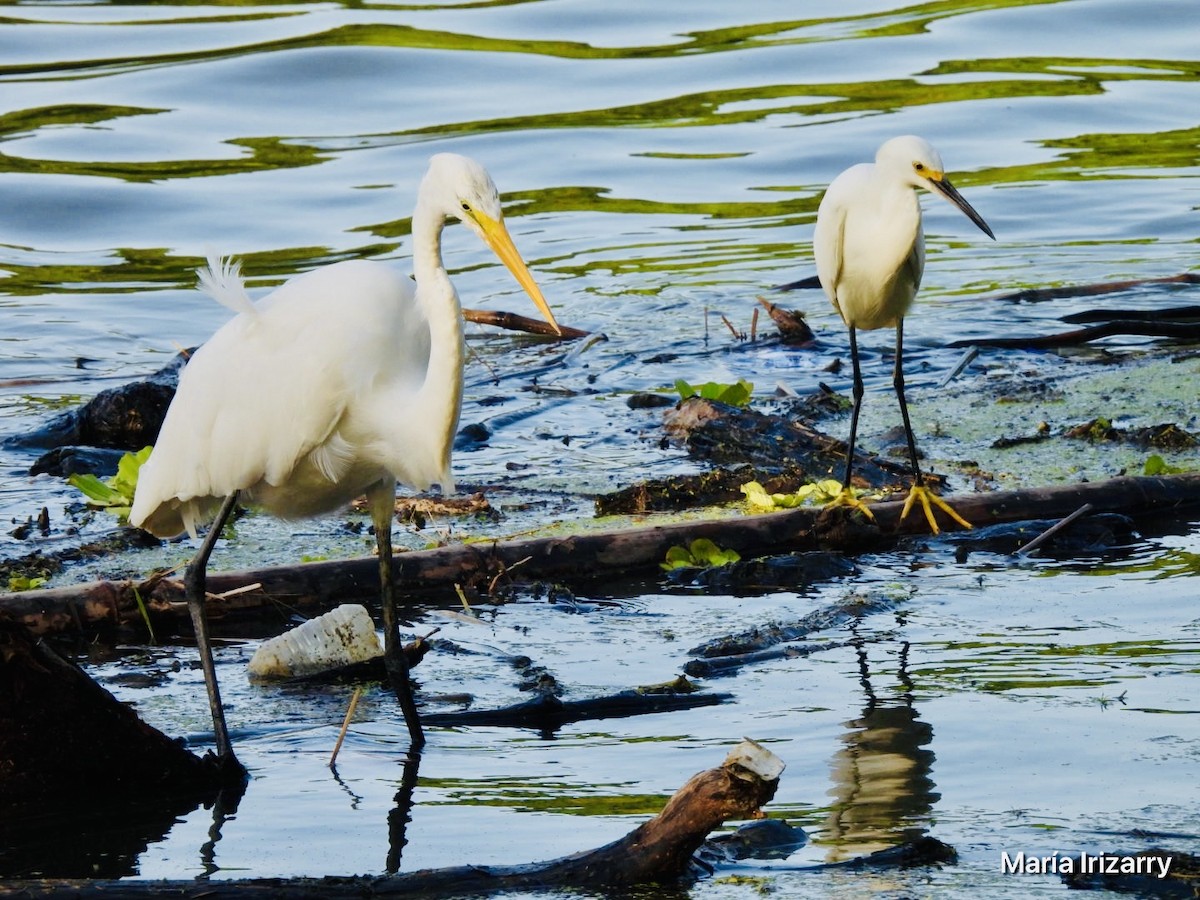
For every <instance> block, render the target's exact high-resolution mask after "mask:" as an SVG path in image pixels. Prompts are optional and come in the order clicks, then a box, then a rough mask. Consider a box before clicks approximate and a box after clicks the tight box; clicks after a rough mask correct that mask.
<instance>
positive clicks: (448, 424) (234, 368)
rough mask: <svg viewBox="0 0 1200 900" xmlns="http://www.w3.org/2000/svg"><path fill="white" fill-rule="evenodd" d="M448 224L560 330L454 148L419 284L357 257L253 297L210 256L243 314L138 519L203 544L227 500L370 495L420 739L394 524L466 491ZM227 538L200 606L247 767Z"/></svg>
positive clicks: (228, 329) (152, 467)
mask: <svg viewBox="0 0 1200 900" xmlns="http://www.w3.org/2000/svg"><path fill="white" fill-rule="evenodd" d="M448 219H457V220H459V221H461V222H463V223H464V224H465V225H466V226H467V227H468V228H470V229H471V230H472V231H474V232H475V233H476V234H478V235H479V236H480V238H482V239H483V240H484V242H485V243H487V244H488V246H490V247H491V248H492V249H493V250H494V251H495V252H496V254H497V255H498V256H499V257H500V259H501V260H502V261H503V262H504V264H505V265H506V266H507V267H508V268H509V270H510V271H511V272H512V274H513V275H514V277H515V278H516V279H517V281H518V282H519V283H520V284H521V286H522V287H523V288H524V289H525V291H526V292H527V293H528V294H529V296H530V297H531V298H532V300H533V301H534V303H535V304H536V305H537V307H538V308H539V310H540V311H541V312H542V314H543V315H544V316H545V317H546V319H547V320H548V321H549V322H550V324H551V325H553V326H554V327H555V329H557V328H558V326H557V324H556V323H555V321H554V315H553V313H552V312H551V311H550V307H549V305H548V304H547V303H546V301H545V299H544V298H543V296H542V293H541V291H540V290H539V288H538V286H537V284H536V283H535V282H534V280H533V276H532V275H530V273H529V270H528V268H527V267H526V266H525V263H524V261H523V260H522V259H521V256H520V254H519V253H518V252H517V250H516V248H515V247H514V246H513V243H512V238H511V237H510V236H509V233H508V230H507V229H506V228H505V226H504V216H503V213H502V212H501V208H500V196H499V194H498V193H497V191H496V187H495V185H494V184H493V183H492V179H491V177H490V176H489V175H488V173H487V171H486V170H485V169H484V168H483V167H482V166H480V165H479V164H478V163H476V162H474V161H473V160H470V159H467V158H466V157H463V156H457V155H455V154H449V153H441V154H438V155H436V156H434V157H433V158H432V159H431V160H430V164H429V170H428V172H427V173H426V175H425V177H424V178H423V179H422V181H421V186H420V190H419V192H418V196H417V205H416V209H415V211H414V213H413V219H412V240H413V268H414V275H415V286H414V284H413V281H412V280H410V279H409V278H407V277H405V276H402V275H401V274H399V273H398V272H396V271H395V270H393V269H392V268H391V267H389V266H386V265H383V264H381V263H376V262H367V261H352V262H341V263H337V264H334V265H330V266H326V267H324V268H321V269H317V270H314V271H312V272H309V273H307V274H304V275H300V276H297V277H295V278H293V279H291V280H289V281H288V282H287V283H285V284H284V285H282V286H281V287H279V288H278V289H276V290H275V291H273V292H272V293H271V294H269V295H268V296H266V297H265V298H263V299H262V300H259V301H258V302H257V303H252V302H251V301H250V298H249V297H248V295H247V294H246V291H245V288H244V286H243V283H242V280H241V277H240V274H239V271H238V267H237V266H236V265H234V264H230V263H225V262H222V261H221V260H219V259H217V258H215V257H213V258H210V260H209V265H208V268H207V269H205V270H202V271H201V272H200V284H201V286H202V287H203V288H204V289H205V290H206V291H207V292H208V293H210V294H211V295H212V296H213V297H214V298H215V299H217V300H218V301H219V302H221V303H222V304H223V305H225V306H227V307H228V308H229V309H231V310H232V311H233V312H234V313H236V315H235V317H234V318H233V319H231V320H230V321H228V322H226V323H225V325H223V326H222V327H221V328H220V329H219V330H218V331H217V332H216V334H214V335H213V336H212V337H211V338H210V339H209V340H208V341H207V342H206V343H205V344H204V345H203V346H202V347H201V348H200V349H199V350H197V351H196V353H195V355H194V356H193V357H192V359H191V360H190V361H189V362H188V364H187V366H186V367H185V368H184V370H183V372H182V374H181V376H180V379H179V387H178V390H177V392H176V394H175V398H174V400H173V401H172V403H171V406H170V408H169V409H168V411H167V415H166V418H165V420H164V422H163V426H162V430H161V432H160V433H159V437H158V440H157V442H156V443H155V447H154V450H153V452H152V453H151V455H150V458H149V460H147V462H146V463H145V465H143V466H142V469H141V472H140V474H139V478H138V486H137V491H136V494H135V497H134V503H133V509H132V511H131V514H130V521H131V522H133V524H134V525H139V526H141V527H143V528H146V529H148V530H150V531H152V532H154V533H155V534H158V535H160V536H172V535H175V534H178V533H180V532H181V531H183V530H185V529H186V530H187V531H189V532H190V533H192V534H193V535H195V534H196V529H197V526H198V525H199V524H202V523H203V522H205V521H207V520H208V519H209V518H211V517H212V516H213V514H214V512H215V511H216V510H217V508H218V507H221V506H222V504H225V512H226V514H227V513H228V510H229V509H231V508H232V504H231V503H226V501H227V500H228V499H229V498H232V497H235V496H236V497H240V498H244V499H246V500H248V501H249V502H251V503H253V504H255V505H257V506H259V507H262V508H263V509H265V510H267V511H268V512H271V513H273V514H275V515H277V516H282V517H286V518H298V517H306V516H312V515H316V514H319V513H324V512H329V511H331V510H335V509H338V508H340V507H342V506H344V505H345V504H346V503H348V502H349V501H350V500H352V499H353V498H355V497H357V496H359V495H361V494H363V493H365V494H366V495H367V497H368V499H369V501H370V506H371V510H372V516H373V518H374V522H375V530H376V537H377V540H378V542H379V552H380V559H381V586H380V589H381V596H382V599H383V608H384V626H385V638H386V640H387V643H388V647H389V660H390V661H391V662H393V663H395V664H396V665H397V666H398V667H402V668H403V672H399V674H397V672H398V671H399V670H398V669H397V670H394V671H393V680H394V681H396V682H397V693H398V694H401V703H402V704H407V705H406V706H405V716H406V718H407V719H408V720H409V728H410V730H411V731H412V732H413V738H414V743H418V744H419V743H420V742H421V741H423V737H422V736H421V733H420V726H419V723H418V722H417V721H416V713H415V706H413V705H412V700H411V694H410V693H408V688H407V668H406V666H403V665H402V660H400V661H397V660H396V654H395V652H394V648H393V646H392V639H393V637H394V633H395V631H396V629H395V625H394V621H395V611H394V606H393V598H392V596H391V565H390V563H391V523H392V512H393V503H394V500H395V488H396V482H397V481H400V482H403V483H404V484H407V485H409V486H411V487H414V488H418V489H422V490H424V489H427V488H429V487H430V486H431V485H433V484H439V485H440V486H441V488H442V490H443V491H445V492H447V493H449V492H452V491H453V490H454V478H453V476H452V474H451V471H450V449H451V446H452V442H453V439H454V433H455V431H456V429H457V425H458V417H459V410H460V408H461V403H462V370H463V357H464V345H463V325H462V310H461V308H460V306H459V301H458V295H457V294H456V293H455V290H454V287H453V285H452V284H451V283H450V278H449V276H448V275H447V273H446V270H445V267H444V266H443V264H442V257H441V233H442V228H443V227H444V225H445V223H446V221H447V220H448ZM220 524H221V523H220V521H218V522H217V523H215V524H214V531H215V530H217V529H218V528H219V527H220ZM212 538H213V534H210V535H209V540H208V541H207V542H206V544H205V546H204V547H202V548H201V551H200V553H199V554H197V557H196V559H195V560H194V561H193V564H192V565H191V566H190V567H189V571H188V579H187V581H188V584H187V586H188V599H189V604H191V605H192V606H193V620H194V621H195V622H196V631H197V638H198V639H199V640H201V641H202V643H201V656H202V659H204V658H205V657H206V656H207V661H206V681H208V683H209V692H210V703H211V705H212V708H213V718H214V725H215V726H216V728H217V745H218V750H219V751H220V753H221V755H222V756H223V757H228V758H229V759H232V750H231V748H230V747H229V745H228V739H227V736H225V733H224V719H223V714H222V713H221V709H220V697H219V694H218V692H217V690H216V680H215V676H213V675H212V674H211V653H210V652H209V651H207V649H206V647H207V626H206V624H205V623H204V622H203V621H202V619H203V613H202V603H203V580H204V568H205V566H206V564H207V559H208V553H209V551H211V544H212ZM399 655H400V657H402V656H403V654H402V653H401V654H399ZM401 681H402V682H403V684H402V685H401V683H400V682H401ZM401 688H403V690H401ZM405 695H407V696H405ZM218 720H219V721H218Z"/></svg>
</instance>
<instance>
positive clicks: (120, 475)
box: [67, 447, 154, 522]
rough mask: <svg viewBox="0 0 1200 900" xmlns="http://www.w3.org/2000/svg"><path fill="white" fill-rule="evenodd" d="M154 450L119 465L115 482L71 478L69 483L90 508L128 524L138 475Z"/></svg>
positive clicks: (123, 459)
mask: <svg viewBox="0 0 1200 900" xmlns="http://www.w3.org/2000/svg"><path fill="white" fill-rule="evenodd" d="M153 449H154V448H153V447H143V448H142V449H141V450H139V451H138V452H137V453H126V454H125V455H124V456H122V457H121V460H120V462H118V463H117V474H116V475H113V476H112V477H111V478H107V479H105V480H103V481H101V480H100V479H99V478H97V477H96V476H95V475H92V474H87V475H71V476H68V478H67V483H68V484H70V485H71V486H72V487H74V488H76V489H77V490H79V491H80V492H82V493H83V495H84V496H85V497H87V498H88V500H89V501H90V503H89V504H88V505H89V506H95V507H98V508H100V509H104V510H107V511H108V512H111V513H112V514H113V515H115V516H116V517H117V518H118V519H119V520H120V521H122V522H124V521H126V520H127V519H128V518H129V510H130V508H131V507H132V506H133V495H134V492H135V491H136V490H137V480H138V473H139V472H140V471H141V469H142V464H143V463H145V462H146V460H147V459H149V458H150V452H151V451H152V450H153Z"/></svg>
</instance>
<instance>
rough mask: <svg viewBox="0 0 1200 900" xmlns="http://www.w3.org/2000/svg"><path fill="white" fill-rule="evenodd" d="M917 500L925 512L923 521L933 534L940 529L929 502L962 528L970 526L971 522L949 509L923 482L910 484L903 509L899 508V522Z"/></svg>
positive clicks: (906, 515) (948, 505) (905, 516)
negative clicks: (927, 524) (910, 488)
mask: <svg viewBox="0 0 1200 900" xmlns="http://www.w3.org/2000/svg"><path fill="white" fill-rule="evenodd" d="M917 502H919V503H920V504H921V509H922V510H924V512H925V521H927V522H928V523H929V528H930V529H931V530H932V531H933V533H934V534H938V533H939V531H940V529H939V528H938V527H937V522H935V521H934V518H933V509H932V508H931V507H930V504H932V505H933V506H936V507H937V508H938V509H940V510H941V511H942V512H944V513H945V514H946V515H948V516H949V517H950V518H952V519H953V520H954V521H955V522H957V523H958V524H959V525H961V526H962V527H963V528H970V527H971V523H970V522H968V521H967V520H966V519H964V518H963V517H962V516H960V515H959V514H958V513H956V512H955V511H954V510H953V509H951V508H950V504H949V503H947V502H946V501H945V500H943V499H942V498H941V497H939V496H938V495H937V494H935V493H934V492H933V491H931V490H930V489H929V488H927V487H925V485H923V484H914V485H913V486H912V490H910V491H909V492H908V499H907V500H905V501H904V509H902V510H900V521H901V522H903V521H904V520H905V519H906V518H907V517H908V514H909V512H910V511H911V510H912V508H913V504H914V503H917Z"/></svg>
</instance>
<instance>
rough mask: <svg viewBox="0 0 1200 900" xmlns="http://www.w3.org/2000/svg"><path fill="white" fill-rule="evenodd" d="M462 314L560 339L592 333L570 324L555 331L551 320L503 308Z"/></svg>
mask: <svg viewBox="0 0 1200 900" xmlns="http://www.w3.org/2000/svg"><path fill="white" fill-rule="evenodd" d="M462 314H463V318H464V319H466V320H467V321H468V322H474V323H475V324H476V325H493V326H495V327H496V328H507V329H508V330H509V331H524V332H527V333H529V334H542V335H546V336H547V337H552V338H558V339H559V340H563V341H570V340H574V339H575V338H581V337H587V336H588V335H589V334H591V332H590V331H581V330H580V329H578V328H572V327H570V326H569V325H560V326H559V329H560V330H559V331H555V330H554V328H553V326H551V324H550V323H549V322H544V321H542V320H541V319H531V318H530V317H529V316H522V315H518V314H517V313H510V312H503V311H501V310H490V309H464V310H463V311H462Z"/></svg>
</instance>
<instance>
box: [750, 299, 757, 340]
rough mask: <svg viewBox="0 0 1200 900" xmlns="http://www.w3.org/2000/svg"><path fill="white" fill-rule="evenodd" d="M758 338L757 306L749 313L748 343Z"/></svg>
mask: <svg viewBox="0 0 1200 900" xmlns="http://www.w3.org/2000/svg"><path fill="white" fill-rule="evenodd" d="M757 340H758V307H757V306H756V307H754V312H752V313H751V314H750V343H754V342H755V341H757Z"/></svg>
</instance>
